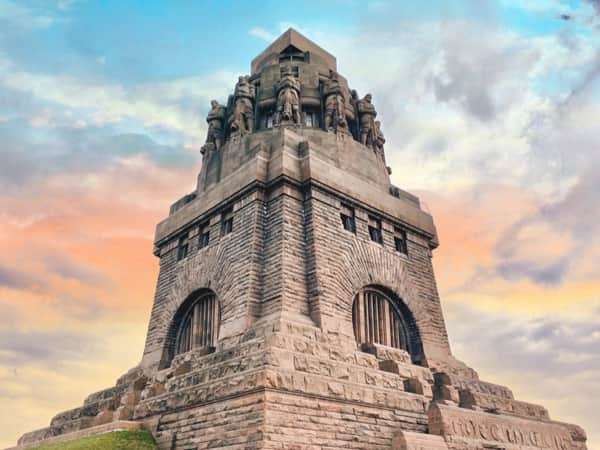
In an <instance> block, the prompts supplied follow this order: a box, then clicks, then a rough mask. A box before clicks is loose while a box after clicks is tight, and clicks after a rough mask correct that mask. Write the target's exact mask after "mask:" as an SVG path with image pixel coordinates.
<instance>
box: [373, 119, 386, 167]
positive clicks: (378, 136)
mask: <svg viewBox="0 0 600 450" xmlns="http://www.w3.org/2000/svg"><path fill="white" fill-rule="evenodd" d="M374 134H375V142H374V144H375V150H376V151H378V152H380V153H381V155H384V151H383V145H384V144H385V137H384V136H383V132H382V131H381V122H380V121H379V120H376V121H375V133H374ZM384 159H385V158H384Z"/></svg>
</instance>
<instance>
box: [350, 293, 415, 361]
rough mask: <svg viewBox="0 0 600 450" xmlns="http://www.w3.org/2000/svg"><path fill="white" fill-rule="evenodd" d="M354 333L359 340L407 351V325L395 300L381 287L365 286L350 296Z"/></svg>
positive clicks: (359, 342)
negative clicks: (380, 288)
mask: <svg viewBox="0 0 600 450" xmlns="http://www.w3.org/2000/svg"><path fill="white" fill-rule="evenodd" d="M352 323H353V325H354V336H355V338H356V342H357V343H358V344H359V345H360V344H365V343H369V344H380V345H386V346H388V347H394V348H399V349H403V350H406V351H408V352H409V353H410V352H411V345H410V335H409V327H408V325H407V323H406V321H405V319H404V317H403V315H402V312H401V311H400V308H399V305H398V304H397V302H394V301H393V300H392V299H391V298H390V296H388V295H386V294H385V293H384V292H383V291H382V290H379V289H376V288H371V287H368V288H365V289H363V290H361V291H360V292H359V293H358V294H356V297H355V298H354V305H353V307H352Z"/></svg>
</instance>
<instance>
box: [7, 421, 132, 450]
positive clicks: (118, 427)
mask: <svg viewBox="0 0 600 450" xmlns="http://www.w3.org/2000/svg"><path fill="white" fill-rule="evenodd" d="M142 429H143V426H142V423H141V422H131V421H117V422H111V423H107V424H104V425H98V426H95V427H91V428H86V429H84V430H79V431H73V432H71V433H68V434H62V435H60V436H54V437H50V438H47V439H42V440H39V441H34V442H28V443H24V444H20V445H17V446H16V447H10V448H7V449H6V450H23V449H27V448H32V447H34V446H37V445H41V444H56V443H59V442H67V441H72V440H75V439H81V438H84V437H88V436H96V435H99V434H104V433H111V432H113V431H140V430H142Z"/></svg>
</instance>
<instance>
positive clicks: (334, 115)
mask: <svg viewBox="0 0 600 450" xmlns="http://www.w3.org/2000/svg"><path fill="white" fill-rule="evenodd" d="M323 96H324V97H325V129H326V130H327V131H336V132H337V131H341V130H346V128H347V125H348V124H347V122H346V113H345V112H344V105H345V103H346V100H345V98H344V91H343V89H342V86H341V85H340V80H339V77H338V74H337V72H334V71H330V72H329V79H328V80H327V82H326V83H325V88H324V90H323Z"/></svg>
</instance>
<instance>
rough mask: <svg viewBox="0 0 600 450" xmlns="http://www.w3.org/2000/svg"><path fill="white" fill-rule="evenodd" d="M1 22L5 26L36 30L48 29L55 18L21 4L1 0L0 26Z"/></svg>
mask: <svg viewBox="0 0 600 450" xmlns="http://www.w3.org/2000/svg"><path fill="white" fill-rule="evenodd" d="M3 22H4V25H5V26H17V27H19V28H24V29H36V28H48V27H50V26H51V25H52V24H53V23H54V22H55V18H54V17H52V16H50V15H46V14H43V13H40V12H37V11H35V10H33V9H31V8H28V7H26V6H24V5H23V4H22V3H15V2H13V1H10V0H2V2H0V24H2V23H3Z"/></svg>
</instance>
